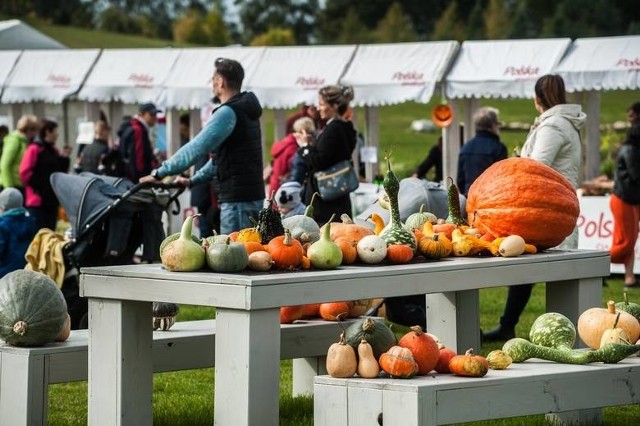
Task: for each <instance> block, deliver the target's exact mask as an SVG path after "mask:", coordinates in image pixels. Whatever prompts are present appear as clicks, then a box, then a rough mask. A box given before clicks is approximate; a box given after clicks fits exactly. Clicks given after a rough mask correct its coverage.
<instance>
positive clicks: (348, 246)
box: [333, 237, 358, 265]
mask: <svg viewBox="0 0 640 426" xmlns="http://www.w3.org/2000/svg"><path fill="white" fill-rule="evenodd" d="M333 242H334V243H335V244H336V245H337V246H338V247H339V248H340V251H341V252H342V264H343V265H351V264H352V263H355V261H356V260H358V249H357V245H356V244H357V243H356V242H355V241H353V240H350V239H348V238H345V237H339V238H336V239H335V240H334V241H333Z"/></svg>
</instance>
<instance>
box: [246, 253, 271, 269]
mask: <svg viewBox="0 0 640 426" xmlns="http://www.w3.org/2000/svg"><path fill="white" fill-rule="evenodd" d="M248 262H249V263H248V266H249V269H251V270H252V271H260V272H266V271H268V270H269V269H271V266H272V265H273V264H274V262H273V258H272V257H271V255H270V254H269V252H268V251H264V250H261V251H254V252H253V253H251V254H250V255H249V257H248Z"/></svg>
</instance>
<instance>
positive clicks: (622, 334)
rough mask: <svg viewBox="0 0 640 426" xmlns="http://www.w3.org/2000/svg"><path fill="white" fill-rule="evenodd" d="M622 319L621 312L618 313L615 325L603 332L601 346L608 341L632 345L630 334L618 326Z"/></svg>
mask: <svg viewBox="0 0 640 426" xmlns="http://www.w3.org/2000/svg"><path fill="white" fill-rule="evenodd" d="M619 320H620V312H618V313H617V314H616V321H615V322H614V323H613V327H611V328H608V329H606V330H605V331H604V333H602V337H601V338H600V347H602V346H604V345H606V344H607V343H622V344H624V345H630V344H631V342H630V341H629V335H628V334H627V332H626V331H624V330H623V329H622V328H620V327H617V325H618V321H619Z"/></svg>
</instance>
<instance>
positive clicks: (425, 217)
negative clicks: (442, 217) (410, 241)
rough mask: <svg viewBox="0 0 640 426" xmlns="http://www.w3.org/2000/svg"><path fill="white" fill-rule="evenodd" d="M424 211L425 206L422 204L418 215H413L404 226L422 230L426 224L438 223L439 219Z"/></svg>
mask: <svg viewBox="0 0 640 426" xmlns="http://www.w3.org/2000/svg"><path fill="white" fill-rule="evenodd" d="M423 210H424V204H420V210H419V211H418V212H416V213H411V214H410V215H409V217H407V220H405V221H404V225H405V226H406V227H407V228H409V229H422V227H423V226H424V224H425V222H431V223H436V222H437V221H438V218H437V217H436V215H435V214H433V213H431V212H426V211H423Z"/></svg>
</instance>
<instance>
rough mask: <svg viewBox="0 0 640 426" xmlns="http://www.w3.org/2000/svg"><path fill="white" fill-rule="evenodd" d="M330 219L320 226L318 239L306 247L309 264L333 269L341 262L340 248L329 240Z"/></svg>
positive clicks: (319, 267)
mask: <svg viewBox="0 0 640 426" xmlns="http://www.w3.org/2000/svg"><path fill="white" fill-rule="evenodd" d="M332 219H333V216H331V219H329V222H327V223H326V224H325V225H324V226H323V227H322V235H321V236H320V239H319V240H318V241H316V242H315V243H313V244H311V245H310V246H309V248H308V249H307V257H308V258H309V260H310V261H311V265H313V267H314V268H318V269H335V268H337V267H338V266H340V264H341V263H342V250H340V247H338V246H337V245H336V244H335V243H334V242H333V241H331V220H332Z"/></svg>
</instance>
